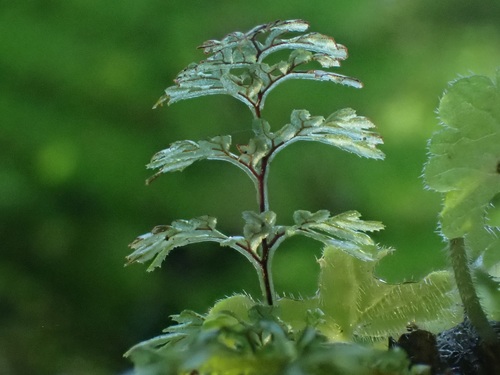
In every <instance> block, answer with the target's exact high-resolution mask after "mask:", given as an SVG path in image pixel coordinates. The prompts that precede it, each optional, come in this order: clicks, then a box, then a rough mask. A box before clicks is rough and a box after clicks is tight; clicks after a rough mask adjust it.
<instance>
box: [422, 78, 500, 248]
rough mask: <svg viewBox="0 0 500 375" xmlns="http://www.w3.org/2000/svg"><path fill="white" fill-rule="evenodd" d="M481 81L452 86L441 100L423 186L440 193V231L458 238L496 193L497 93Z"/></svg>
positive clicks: (499, 165)
mask: <svg viewBox="0 0 500 375" xmlns="http://www.w3.org/2000/svg"><path fill="white" fill-rule="evenodd" d="M498 75H499V76H498V77H497V82H493V81H492V80H491V79H490V78H488V77H484V76H470V77H466V78H461V79H458V80H457V81H455V82H453V83H452V84H451V85H450V87H449V88H448V90H447V92H446V93H445V95H444V96H443V98H442V99H441V102H440V105H439V112H438V113H439V118H440V120H441V129H440V130H439V131H438V132H437V133H435V134H434V135H433V136H432V139H431V141H430V143H429V153H430V157H429V161H428V163H427V165H426V167H425V179H426V182H427V185H428V186H429V187H430V188H431V189H433V190H436V191H439V192H442V193H445V198H444V206H443V210H442V211H441V214H440V220H441V230H442V232H443V234H444V235H445V236H446V237H447V238H449V239H452V238H457V237H463V236H464V235H465V234H467V233H468V232H470V231H471V230H472V228H473V226H474V225H476V224H478V223H481V224H482V223H484V215H485V209H486V207H487V206H488V205H489V203H490V202H491V200H492V199H493V198H494V196H495V195H496V194H498V193H499V192H500V147H499V145H500V88H499V85H498V81H499V77H500V72H499V73H498Z"/></svg>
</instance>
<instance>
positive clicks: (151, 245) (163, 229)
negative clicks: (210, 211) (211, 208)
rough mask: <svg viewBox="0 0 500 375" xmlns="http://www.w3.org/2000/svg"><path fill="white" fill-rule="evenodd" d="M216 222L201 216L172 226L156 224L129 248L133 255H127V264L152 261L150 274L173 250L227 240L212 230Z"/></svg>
mask: <svg viewBox="0 0 500 375" xmlns="http://www.w3.org/2000/svg"><path fill="white" fill-rule="evenodd" d="M216 222H217V220H216V219H215V218H214V217H210V216H200V217H198V218H195V219H191V220H177V221H174V222H173V223H172V224H171V225H158V226H156V227H154V228H153V230H152V231H151V232H150V233H146V234H143V235H142V236H139V237H137V238H136V239H135V241H134V242H132V243H131V244H130V245H129V246H130V247H131V248H132V249H133V250H134V252H133V253H132V254H130V255H129V256H127V258H126V259H127V262H128V264H130V263H134V262H139V263H145V262H147V261H149V260H151V259H153V258H154V260H153V261H152V262H151V265H150V266H149V267H148V271H152V270H153V269H155V268H156V267H160V266H161V263H162V262H163V260H164V259H165V257H166V256H167V255H168V254H169V253H170V251H172V250H173V249H175V248H176V247H180V246H186V245H189V244H193V243H199V242H208V241H212V242H218V243H222V242H224V241H227V240H228V237H227V236H225V235H223V234H222V233H220V232H219V231H218V230H216V229H215V225H216Z"/></svg>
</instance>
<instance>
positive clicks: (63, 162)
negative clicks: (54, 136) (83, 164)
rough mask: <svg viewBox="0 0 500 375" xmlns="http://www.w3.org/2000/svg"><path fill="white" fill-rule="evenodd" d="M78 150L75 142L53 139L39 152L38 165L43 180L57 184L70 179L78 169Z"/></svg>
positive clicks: (50, 183)
mask: <svg viewBox="0 0 500 375" xmlns="http://www.w3.org/2000/svg"><path fill="white" fill-rule="evenodd" d="M77 164H78V152H77V150H76V147H75V144H74V143H72V142H71V141H68V140H62V141H61V140H59V141H53V142H51V143H48V144H46V145H44V146H43V147H42V148H41V149H40V150H39V152H38V155H37V159H36V166H37V171H38V175H39V176H40V178H41V179H42V181H43V182H44V183H46V184H49V185H57V184H60V183H63V182H65V181H66V180H68V179H69V178H70V177H71V176H72V175H73V173H74V172H75V170H76V167H77Z"/></svg>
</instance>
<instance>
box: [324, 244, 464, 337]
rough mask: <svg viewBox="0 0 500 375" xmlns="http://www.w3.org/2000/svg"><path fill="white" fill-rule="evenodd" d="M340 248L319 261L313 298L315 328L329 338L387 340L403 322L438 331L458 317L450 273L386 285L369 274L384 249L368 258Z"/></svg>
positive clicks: (401, 327) (438, 273)
mask: <svg viewBox="0 0 500 375" xmlns="http://www.w3.org/2000/svg"><path fill="white" fill-rule="evenodd" d="M342 250H343V249H342V248H338V247H327V248H325V250H324V252H323V256H322V257H321V259H320V260H319V264H320V267H321V273H320V279H319V290H318V297H317V298H318V299H319V308H320V309H321V310H322V311H323V312H324V314H325V315H324V319H325V324H324V325H323V326H322V327H320V330H321V331H322V332H323V333H324V334H325V335H326V336H327V337H329V338H330V339H333V340H340V341H352V340H355V341H356V340H359V341H367V340H368V341H371V340H379V339H382V340H386V339H387V337H388V336H391V335H392V336H398V335H399V334H401V332H403V331H404V330H405V326H406V325H407V324H408V322H415V323H416V324H417V325H418V326H419V327H420V328H422V329H426V330H429V331H432V332H439V331H442V330H444V329H448V328H450V327H452V326H453V325H455V324H457V323H459V322H460V321H461V319H462V313H461V309H460V303H459V302H460V298H459V296H458V293H457V291H456V288H455V285H454V283H453V278H452V276H451V274H450V273H449V272H447V271H439V272H433V273H431V274H429V275H428V276H427V277H425V278H424V279H423V280H422V281H419V282H416V283H406V284H397V285H390V284H386V283H384V282H382V281H380V280H378V279H376V278H375V277H374V273H373V269H374V267H375V264H376V262H377V261H378V260H379V259H380V258H381V257H383V256H385V255H386V254H387V253H388V251H387V250H384V251H381V252H379V254H378V259H373V260H370V261H361V260H360V259H357V258H355V257H352V256H349V255H348V254H346V253H345V252H344V251H342Z"/></svg>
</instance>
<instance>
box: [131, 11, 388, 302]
mask: <svg viewBox="0 0 500 375" xmlns="http://www.w3.org/2000/svg"><path fill="white" fill-rule="evenodd" d="M308 27H309V25H308V23H307V22H305V21H302V20H290V21H276V22H273V23H269V24H265V25H261V26H257V27H255V28H253V29H252V30H250V31H248V32H246V33H242V32H234V33H231V34H229V35H227V36H226V37H225V38H223V39H222V40H220V41H217V40H210V41H207V42H205V43H204V44H203V45H202V46H201V47H200V48H202V49H203V51H204V52H205V54H207V55H208V58H207V59H206V60H203V61H201V62H200V63H197V64H194V63H193V64H190V65H189V66H188V67H187V68H185V69H184V70H183V71H182V72H180V73H179V74H178V76H177V78H176V79H175V85H174V86H172V87H169V88H167V89H166V90H165V95H163V96H162V97H161V98H160V99H159V101H158V102H157V103H156V105H155V107H157V106H159V105H162V104H163V103H167V104H172V103H175V102H178V101H181V100H186V99H192V98H196V97H200V96H205V95H215V94H226V95H230V96H232V97H234V98H235V99H238V100H240V101H241V102H243V103H244V104H245V105H246V106H247V107H248V109H249V110H250V111H251V113H252V115H253V122H252V130H253V134H254V136H253V137H252V138H250V140H249V141H248V144H246V145H236V147H233V145H232V142H231V136H229V135H225V136H217V137H214V138H211V139H208V140H201V141H198V142H194V141H191V140H184V141H177V142H175V143H173V144H172V145H170V147H168V148H167V149H165V150H162V151H160V152H158V153H157V154H155V155H154V156H153V158H152V160H151V162H150V163H149V164H148V168H152V169H157V170H158V171H157V173H156V174H155V175H153V176H152V177H151V178H150V179H148V181H147V183H150V182H152V181H153V180H154V179H156V178H157V177H158V176H159V175H161V174H163V173H167V172H174V171H182V170H183V169H184V168H186V167H188V166H190V165H191V164H193V163H194V162H196V161H200V160H205V159H206V160H221V161H226V162H229V163H231V164H232V165H234V166H236V167H238V168H240V169H241V170H243V172H245V174H246V175H247V176H248V177H249V178H250V180H251V181H252V182H253V185H254V186H255V190H256V197H257V207H258V211H246V212H243V220H244V226H243V233H242V235H241V236H228V235H225V234H224V233H222V232H221V231H219V230H218V229H217V228H216V222H217V220H216V218H214V217H210V216H202V217H197V218H194V219H191V220H178V221H174V222H173V223H172V224H170V225H162V226H157V227H155V228H154V229H153V230H152V231H151V232H150V233H147V234H144V235H142V236H140V237H138V238H137V239H136V240H135V241H134V242H133V243H132V244H131V247H132V249H133V250H134V252H133V253H132V254H131V255H129V256H128V257H127V260H128V262H129V263H133V262H141V263H142V262H147V261H150V260H151V261H152V262H151V264H150V266H149V268H148V270H150V271H151V270H153V269H154V268H156V267H159V266H160V265H161V263H162V262H163V260H164V259H165V257H166V256H167V255H168V253H169V252H170V251H171V250H173V249H174V248H176V247H180V246H184V245H187V244H192V243H199V242H207V241H210V242H217V243H219V244H220V245H221V246H227V247H231V248H233V249H234V250H236V251H238V252H239V253H241V254H242V255H243V256H244V257H245V258H247V259H248V260H249V261H250V263H251V264H252V265H253V266H254V268H255V270H256V271H257V275H258V278H259V282H260V287H261V290H262V297H263V300H264V301H265V303H267V304H268V305H273V304H274V303H275V300H276V296H275V291H274V285H273V275H272V271H271V265H272V260H273V256H274V254H275V252H276V250H277V249H278V247H279V245H280V244H281V243H282V242H283V241H284V240H285V239H287V238H290V237H292V236H295V235H303V236H307V237H310V238H313V239H315V240H318V241H320V242H322V243H323V244H325V245H334V246H336V247H338V248H340V249H342V250H343V251H345V252H347V253H349V254H350V255H352V256H354V257H356V258H359V259H362V260H374V259H375V252H376V250H377V248H376V246H374V242H373V241H372V239H371V238H370V237H369V235H368V234H366V232H372V231H378V230H380V229H382V228H383V225H382V224H381V223H379V222H375V221H363V220H361V219H360V214H359V213H358V212H356V211H349V212H345V213H341V214H337V215H331V214H330V212H329V211H327V210H320V211H318V212H314V213H312V212H309V211H305V210H299V211H296V212H295V213H294V215H293V221H294V225H290V226H284V225H278V224H277V218H276V214H275V213H274V212H273V211H272V210H271V209H270V204H269V199H268V176H269V171H270V165H271V162H272V160H273V159H274V157H275V156H276V155H277V154H278V152H280V151H281V150H283V149H284V148H285V147H287V146H289V145H291V144H292V143H295V142H297V141H316V142H321V143H324V144H327V145H330V146H335V147H338V148H340V149H342V150H345V151H348V152H352V153H354V154H357V155H359V156H361V157H366V158H372V159H382V158H383V157H384V154H383V153H382V151H380V150H379V149H378V148H377V146H378V145H379V144H381V143H382V139H381V137H380V136H379V135H377V134H376V133H374V132H373V131H371V129H372V128H373V127H374V125H373V124H372V122H371V121H370V120H369V119H367V118H366V117H363V116H358V115H357V114H356V112H355V111H354V110H353V109H350V108H347V109H342V110H339V111H336V112H334V113H333V114H331V115H330V116H328V117H326V118H325V117H322V116H312V115H311V114H310V113H309V112H308V111H307V110H305V109H299V110H294V111H293V112H292V114H291V117H290V122H289V123H288V124H286V125H284V126H283V127H282V128H281V129H279V130H277V131H275V132H273V131H272V130H271V126H270V124H269V123H268V122H267V121H266V120H265V119H264V118H263V117H262V110H263V108H264V104H265V100H266V98H267V95H268V94H269V93H270V92H271V91H272V90H273V89H274V88H275V87H276V86H277V85H279V84H280V83H282V82H285V81H287V80H290V79H306V80H314V81H326V82H333V83H338V84H342V85H347V86H351V87H354V88H361V87H362V84H361V82H360V81H359V80H357V79H355V78H351V77H346V76H344V75H340V74H337V73H334V72H331V71H329V70H324V69H330V68H335V67H339V66H340V62H341V61H343V60H345V59H346V58H347V49H346V48H345V47H344V46H343V45H341V44H338V43H336V42H335V41H334V40H333V39H332V38H331V37H328V36H326V35H323V34H319V33H315V32H310V33H306V31H307V29H308ZM290 33H294V34H299V35H298V36H290V35H289V34H290ZM284 50H285V51H290V53H289V54H288V58H287V59H285V60H281V61H279V62H277V63H274V64H269V63H268V62H267V61H268V57H269V56H271V55H272V54H274V53H276V52H278V51H284ZM311 63H317V64H318V65H319V66H320V67H321V68H322V69H315V70H310V69H307V66H310V65H311Z"/></svg>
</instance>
